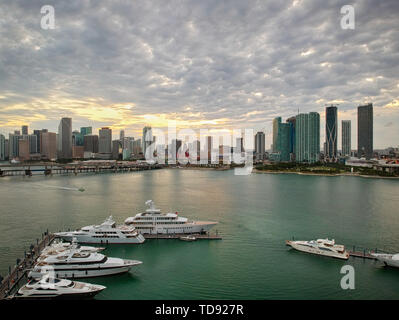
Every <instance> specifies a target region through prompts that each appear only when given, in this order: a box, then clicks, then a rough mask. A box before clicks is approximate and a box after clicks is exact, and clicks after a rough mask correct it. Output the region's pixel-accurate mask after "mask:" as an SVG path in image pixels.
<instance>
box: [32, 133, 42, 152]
mask: <svg viewBox="0 0 399 320" xmlns="http://www.w3.org/2000/svg"><path fill="white" fill-rule="evenodd" d="M33 134H34V135H35V136H36V153H41V152H42V150H41V143H40V141H41V137H40V134H41V130H33Z"/></svg>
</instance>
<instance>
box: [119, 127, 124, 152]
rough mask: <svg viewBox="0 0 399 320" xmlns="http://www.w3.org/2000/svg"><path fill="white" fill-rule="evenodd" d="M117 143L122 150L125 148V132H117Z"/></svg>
mask: <svg viewBox="0 0 399 320" xmlns="http://www.w3.org/2000/svg"><path fill="white" fill-rule="evenodd" d="M119 141H120V142H121V146H122V149H124V148H125V130H121V131H120V132H119Z"/></svg>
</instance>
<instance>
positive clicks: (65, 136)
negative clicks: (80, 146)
mask: <svg viewBox="0 0 399 320" xmlns="http://www.w3.org/2000/svg"><path fill="white" fill-rule="evenodd" d="M57 148H58V150H57V154H58V159H72V119H71V118H62V119H61V121H60V124H59V126H58V143H57Z"/></svg>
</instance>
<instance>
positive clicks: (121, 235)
mask: <svg viewBox="0 0 399 320" xmlns="http://www.w3.org/2000/svg"><path fill="white" fill-rule="evenodd" d="M55 235H56V236H57V237H60V238H62V239H64V240H66V241H72V239H73V238H76V241H77V242H79V243H102V244H108V243H122V244H137V243H143V242H144V241H145V239H144V237H143V235H141V234H140V233H139V232H137V230H136V229H135V228H134V226H128V225H116V223H115V221H114V219H113V218H112V216H110V217H109V218H108V219H106V220H105V221H104V222H103V223H102V224H100V225H92V226H87V227H83V228H81V229H79V230H77V231H68V232H58V233H55Z"/></svg>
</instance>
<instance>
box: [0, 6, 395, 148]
mask: <svg viewBox="0 0 399 320" xmlns="http://www.w3.org/2000/svg"><path fill="white" fill-rule="evenodd" d="M53 3H54V7H55V12H56V21H55V23H56V28H55V29H54V30H42V29H40V23H39V21H38V20H37V19H38V18H40V14H39V9H40V6H39V5H37V3H35V2H32V4H30V5H29V6H27V5H26V3H23V1H12V2H9V3H5V4H3V5H2V6H3V8H4V10H5V11H7V12H8V13H9V14H7V15H5V17H4V19H5V21H4V23H6V24H7V26H8V27H9V28H7V29H9V30H12V32H8V31H7V32H6V31H5V30H4V31H0V32H1V38H0V39H1V40H0V41H1V45H2V53H1V58H2V60H3V62H4V63H3V66H2V71H3V72H1V73H0V83H1V88H2V89H1V91H0V132H1V133H2V134H5V133H7V132H12V131H14V130H15V129H18V130H20V128H21V126H22V125H24V124H27V125H29V127H31V128H48V129H49V130H51V131H56V128H57V125H58V120H59V117H65V116H68V117H72V118H73V119H74V123H75V125H76V127H82V126H85V125H89V126H92V127H93V129H94V130H98V129H99V128H101V127H103V126H108V127H110V128H111V129H112V130H113V132H114V134H115V136H114V137H113V138H116V137H117V136H116V135H117V133H118V132H119V131H120V130H122V129H125V131H126V136H140V132H141V130H142V128H143V127H145V126H146V125H150V126H152V127H159V128H164V127H166V124H167V121H169V120H176V122H177V127H179V128H191V127H196V128H210V129H212V130H215V131H217V130H221V129H226V130H230V129H232V128H237V127H238V128H249V127H251V128H253V129H254V130H255V131H260V130H262V131H264V132H265V139H266V145H267V146H268V147H269V146H270V144H271V137H272V129H271V123H272V120H273V119H274V118H275V117H276V116H281V117H282V119H284V120H285V119H287V118H289V117H290V116H292V115H296V114H297V113H298V109H299V112H300V113H308V112H314V111H316V112H319V113H320V126H321V127H322V128H324V127H325V116H324V114H323V112H322V109H323V107H324V105H325V104H339V105H340V107H339V111H338V119H345V120H351V121H352V143H353V144H354V145H356V143H357V136H356V134H355V133H356V132H357V128H356V126H357V123H356V122H357V121H356V117H357V106H359V105H363V104H365V103H367V102H372V103H373V106H374V115H375V118H374V131H375V139H374V148H375V149H382V148H385V147H388V146H395V145H397V144H398V142H397V141H398V140H399V139H398V132H399V100H398V97H399V80H398V77H397V72H396V70H397V66H396V59H395V57H396V54H397V50H396V48H397V47H398V45H399V40H398V39H399V36H397V33H398V31H397V30H399V28H398V20H397V19H395V18H396V16H395V12H397V9H398V6H399V4H398V3H397V1H384V3H383V4H382V3H374V2H369V1H355V2H354V3H353V6H354V8H355V12H356V28H355V29H354V30H343V29H342V28H341V27H340V23H339V20H340V18H341V13H340V8H341V7H342V6H343V5H344V4H346V3H345V2H344V1H337V2H334V3H320V2H319V1H306V2H304V1H286V2H281V3H277V4H276V3H274V4H272V3H262V2H261V3H259V2H245V3H242V2H239V1H237V2H234V3H232V4H231V6H230V5H227V4H223V3H220V4H218V3H214V2H207V1H204V2H201V3H198V2H191V3H190V2H188V3H187V4H180V5H178V4H177V3H175V2H171V4H170V5H169V6H159V10H153V6H154V4H149V3H148V4H147V3H129V4H128V3H125V4H123V5H122V4H121V3H113V4H112V5H107V4H110V3H111V2H109V1H97V2H96V3H95V4H94V3H93V4H91V5H88V4H82V3H81V2H78V1H70V2H68V3H62V5H61V2H59V1H53ZM381 20H383V21H384V22H385V23H384V24H381V23H379V21H381ZM145 26H148V27H145ZM149 26H150V27H149ZM388 31H389V32H388ZM154 35H157V36H154ZM377 35H378V36H377ZM67 48H69V49H67ZM60 61H62V63H60ZM368 61H373V63H368ZM28 115H29V116H28ZM26 119H29V121H28V122H27V121H26ZM339 124H340V123H339ZM324 135H325V133H324V132H321V137H320V140H321V141H325V137H324ZM340 135H341V130H340V129H338V148H339V149H340V148H341V146H340V145H341V137H340Z"/></svg>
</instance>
